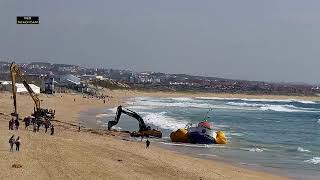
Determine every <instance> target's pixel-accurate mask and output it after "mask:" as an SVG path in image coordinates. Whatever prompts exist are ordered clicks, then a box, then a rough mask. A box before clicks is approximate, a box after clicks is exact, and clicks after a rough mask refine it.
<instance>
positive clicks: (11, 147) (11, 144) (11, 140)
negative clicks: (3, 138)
mask: <svg viewBox="0 0 320 180" xmlns="http://www.w3.org/2000/svg"><path fill="white" fill-rule="evenodd" d="M9 144H10V152H13V144H14V135H12V136H11V138H10V139H9Z"/></svg>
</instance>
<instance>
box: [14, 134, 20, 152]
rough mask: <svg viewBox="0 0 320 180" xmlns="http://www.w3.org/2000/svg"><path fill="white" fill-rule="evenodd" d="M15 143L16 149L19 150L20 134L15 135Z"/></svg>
mask: <svg viewBox="0 0 320 180" xmlns="http://www.w3.org/2000/svg"><path fill="white" fill-rule="evenodd" d="M15 144H16V151H19V150H20V144H21V139H20V136H18V137H17V139H16V141H15Z"/></svg>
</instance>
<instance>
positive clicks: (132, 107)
mask: <svg viewBox="0 0 320 180" xmlns="http://www.w3.org/2000/svg"><path fill="white" fill-rule="evenodd" d="M127 108H128V109H152V107H149V106H128V107H127Z"/></svg>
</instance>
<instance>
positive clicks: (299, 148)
mask: <svg viewBox="0 0 320 180" xmlns="http://www.w3.org/2000/svg"><path fill="white" fill-rule="evenodd" d="M297 151H298V152H311V151H309V150H308V149H303V148H302V147H298V148H297Z"/></svg>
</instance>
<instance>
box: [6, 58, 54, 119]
mask: <svg viewBox="0 0 320 180" xmlns="http://www.w3.org/2000/svg"><path fill="white" fill-rule="evenodd" d="M10 72H11V81H12V83H11V85H12V94H13V105H14V112H13V113H11V115H12V116H14V117H16V118H17V119H18V111H17V87H16V76H17V75H18V76H19V78H20V79H21V81H22V84H23V85H24V87H25V88H26V89H27V91H28V93H29V95H30V96H31V98H32V99H33V101H34V104H35V107H34V113H33V114H32V116H34V117H35V119H42V118H46V119H49V120H52V119H54V115H55V111H53V110H52V109H50V110H48V109H43V108H41V107H40V99H39V97H38V96H37V94H36V93H35V92H34V91H33V90H32V88H31V87H30V86H29V84H28V83H27V81H26V79H25V78H24V77H23V75H22V73H21V71H20V69H19V67H18V66H17V65H16V64H15V63H14V62H13V63H11V65H10Z"/></svg>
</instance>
